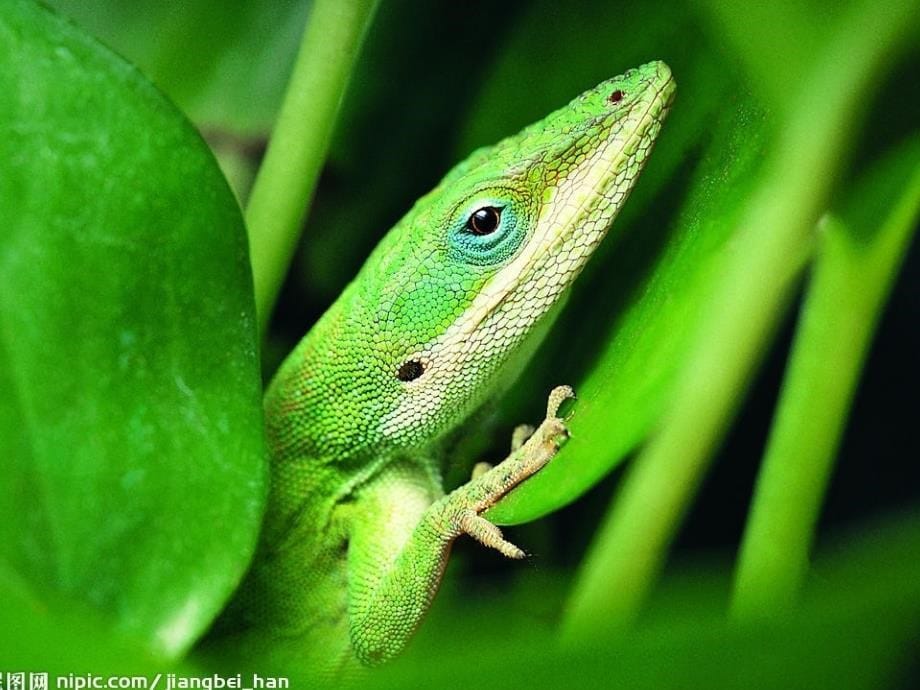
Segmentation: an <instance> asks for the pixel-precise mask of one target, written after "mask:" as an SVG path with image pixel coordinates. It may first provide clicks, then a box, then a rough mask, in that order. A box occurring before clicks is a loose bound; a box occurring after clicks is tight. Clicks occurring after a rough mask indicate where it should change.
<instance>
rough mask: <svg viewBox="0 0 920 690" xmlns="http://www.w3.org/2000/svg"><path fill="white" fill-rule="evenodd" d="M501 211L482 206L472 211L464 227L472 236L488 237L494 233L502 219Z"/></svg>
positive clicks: (492, 207)
mask: <svg viewBox="0 0 920 690" xmlns="http://www.w3.org/2000/svg"><path fill="white" fill-rule="evenodd" d="M501 214H502V210H501V209H500V208H495V207H494V206H483V207H482V208H480V209H476V210H475V211H473V213H472V215H471V216H470V217H469V218H468V219H467V221H466V227H467V229H469V231H470V232H472V233H473V234H474V235H489V234H491V233H493V232H495V229H496V228H497V227H498V224H499V222H500V221H501V217H502V215H501Z"/></svg>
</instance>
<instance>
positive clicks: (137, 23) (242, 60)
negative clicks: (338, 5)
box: [49, 0, 311, 136]
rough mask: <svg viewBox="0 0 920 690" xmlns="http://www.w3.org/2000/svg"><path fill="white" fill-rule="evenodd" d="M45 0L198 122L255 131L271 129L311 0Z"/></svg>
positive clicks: (227, 129) (228, 129) (243, 132)
mask: <svg viewBox="0 0 920 690" xmlns="http://www.w3.org/2000/svg"><path fill="white" fill-rule="evenodd" d="M49 4H50V5H51V6H52V7H54V8H55V9H57V10H58V11H60V12H61V13H63V14H65V15H67V16H69V17H72V18H73V19H74V20H75V21H76V22H78V23H79V24H80V25H81V26H83V27H84V28H85V29H86V30H87V31H89V32H90V33H92V34H93V35H94V36H97V37H98V38H100V39H102V40H104V41H105V42H106V43H108V44H109V45H111V46H112V47H113V48H115V49H116V50H118V51H119V52H120V53H122V54H123V55H125V56H126V57H127V58H128V59H129V60H131V61H132V62H134V63H135V64H136V65H138V66H139V67H140V68H141V69H142V70H144V73H145V74H147V75H148V76H149V77H150V78H151V79H152V80H153V81H154V83H156V84H157V86H159V87H160V88H162V89H163V90H164V91H165V92H166V93H167V94H168V95H169V97H170V98H172V99H173V100H174V101H175V102H176V103H177V104H178V105H179V106H180V107H181V108H182V110H183V111H184V112H185V113H186V114H187V115H188V116H189V117H190V118H191V119H192V120H193V121H194V122H195V123H196V124H198V125H199V126H200V127H204V128H206V129H208V130H214V129H216V130H219V131H221V132H224V133H232V134H236V135H243V136H261V135H263V134H265V133H266V132H267V131H268V130H269V129H271V126H272V122H273V121H274V117H275V113H276V111H277V109H278V105H279V103H280V102H281V95H282V93H283V92H284V86H285V84H286V83H287V79H288V76H290V71H291V65H293V64H294V56H295V55H296V54H297V46H298V43H299V40H300V35H301V33H302V32H303V26H304V22H305V21H306V16H307V11H308V10H309V7H310V4H311V3H310V0H247V1H246V2H237V3H231V5H230V7H229V8H228V5H227V3H226V2H222V1H220V0H186V1H185V2H181V3H174V2H161V0H132V2H122V0H50V2H49ZM231 8H232V9H231Z"/></svg>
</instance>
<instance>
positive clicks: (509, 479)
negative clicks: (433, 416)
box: [347, 386, 574, 665]
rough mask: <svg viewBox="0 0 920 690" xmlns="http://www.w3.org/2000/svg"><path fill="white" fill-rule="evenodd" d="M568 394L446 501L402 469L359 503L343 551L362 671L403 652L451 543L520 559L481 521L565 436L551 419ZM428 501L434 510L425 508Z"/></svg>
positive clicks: (557, 397)
mask: <svg viewBox="0 0 920 690" xmlns="http://www.w3.org/2000/svg"><path fill="white" fill-rule="evenodd" d="M573 395H574V394H573V393H572V389H571V388H569V387H568V386H560V387H558V388H556V389H554V390H553V391H552V393H551V394H550V396H549V402H548V404H547V416H546V419H545V420H544V421H543V423H542V424H540V426H539V427H538V428H537V429H536V431H534V433H533V434H532V435H531V436H530V438H529V439H528V440H527V441H526V442H524V443H523V444H521V445H519V447H517V448H516V449H515V450H513V451H512V452H511V454H510V455H509V456H508V457H507V458H506V459H505V460H504V461H502V462H501V463H499V464H498V465H496V466H495V467H493V468H491V469H489V470H488V471H485V472H483V473H481V474H479V475H478V476H476V477H475V478H474V479H472V480H471V481H470V482H468V483H467V484H464V485H463V486H461V487H459V488H458V489H456V490H454V491H452V492H451V493H449V494H447V495H446V496H441V497H440V498H436V500H434V498H435V497H434V496H433V494H434V493H435V491H436V489H434V488H433V487H432V485H431V482H430V481H427V480H426V479H425V478H424V477H423V475H422V473H420V472H419V471H417V470H413V469H412V468H411V467H409V466H407V465H405V464H402V465H394V467H391V468H387V470H384V472H382V473H381V475H380V477H379V478H377V479H376V480H375V481H374V482H373V484H372V485H370V486H369V487H368V488H367V489H365V490H364V491H363V492H362V493H361V495H359V497H358V501H359V502H361V503H362V505H361V506H360V510H355V511H353V512H354V514H355V515H360V516H361V518H360V520H357V519H356V521H355V522H354V523H353V524H352V526H351V529H350V539H349V547H348V549H349V550H348V568H347V573H348V619H349V633H350V636H351V641H352V646H353V648H354V650H355V654H356V656H357V658H358V659H360V660H361V661H362V662H363V663H365V664H369V665H372V664H376V663H380V662H382V661H385V660H387V659H389V658H391V657H393V656H395V655H396V654H397V653H399V651H400V650H402V648H403V647H404V646H405V644H406V642H407V641H408V640H409V637H410V636H411V635H412V633H413V632H414V631H415V629H416V627H417V626H418V623H419V622H420V621H421V619H422V617H423V616H424V614H425V612H426V611H427V610H428V607H429V605H430V604H431V600H432V599H433V597H434V595H435V592H436V591H437V588H438V585H439V583H440V580H441V574H442V573H443V571H444V567H445V566H446V564H447V557H448V554H449V552H450V547H451V544H452V542H453V540H454V539H456V538H457V537H458V536H460V535H461V534H464V533H466V534H469V535H471V536H472V537H474V538H475V539H476V540H477V541H479V542H481V543H482V544H484V545H486V546H488V547H490V548H494V549H496V550H498V551H500V552H501V553H503V554H504V555H506V556H508V557H510V558H523V557H524V555H525V554H524V552H523V551H522V550H521V549H519V548H518V547H516V546H515V545H513V544H511V543H510V542H508V541H507V540H506V539H505V538H504V537H503V536H502V533H501V530H499V528H498V527H496V526H495V525H493V524H492V523H491V522H489V521H488V520H486V519H485V518H483V517H482V516H481V513H482V512H484V511H485V510H487V509H488V508H490V507H491V506H493V505H495V503H497V502H498V500H499V499H500V498H501V497H502V496H504V495H505V494H506V493H508V492H509V491H510V490H511V489H513V488H514V487H515V486H517V485H518V484H520V483H521V482H523V481H524V480H525V479H527V478H528V477H530V476H532V475H533V474H534V473H536V472H537V471H539V470H540V469H541V468H542V467H544V466H545V465H546V463H548V462H549V461H550V460H551V459H552V458H553V456H554V455H555V454H556V452H557V451H558V450H559V441H560V439H561V438H563V437H565V436H567V434H568V431H567V429H566V427H565V424H564V422H563V420H562V419H560V418H559V417H558V416H557V414H558V410H559V406H560V405H561V404H562V402H563V401H564V400H566V399H567V398H570V397H573ZM432 501H433V502H432Z"/></svg>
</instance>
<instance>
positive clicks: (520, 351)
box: [240, 62, 674, 671]
mask: <svg viewBox="0 0 920 690" xmlns="http://www.w3.org/2000/svg"><path fill="white" fill-rule="evenodd" d="M673 91H674V82H673V80H672V79H671V74H670V71H669V70H668V68H667V66H666V65H664V64H663V63H661V62H653V63H649V64H647V65H644V66H642V67H640V68H638V69H635V70H630V71H629V72H627V73H626V74H624V75H622V76H620V77H616V78H614V79H611V80H608V81H606V82H603V83H602V84H600V85H598V86H597V87H596V88H594V89H591V90H589V91H587V92H585V93H584V94H582V95H581V96H579V97H578V98H576V99H575V100H574V101H572V102H571V103H570V104H569V105H567V106H565V107H563V108H561V109H559V110H557V111H556V112H554V113H552V114H550V115H549V116H547V117H546V118H545V119H543V120H541V121H540V122H537V123H535V124H533V125H531V126H530V127H527V128H526V129H524V130H523V131H521V132H520V133H519V134H517V135H515V136H512V137H509V138H507V139H505V140H503V141H501V142H500V143H498V144H496V145H495V146H492V147H488V148H484V149H480V150H478V151H475V152H474V153H473V154H472V155H471V156H470V157H469V158H468V159H467V160H466V161H464V162H462V163H460V164H459V165H457V166H456V167H455V168H454V169H453V170H451V171H450V172H449V173H448V174H447V176H446V177H445V178H444V179H443V180H442V181H441V183H440V184H439V185H438V186H437V187H436V188H435V189H434V190H433V191H431V192H430V193H429V194H427V195H426V196H424V197H422V198H421V199H420V200H419V201H418V202H417V203H416V204H415V206H414V207H413V208H412V209H411V210H410V211H409V213H408V214H407V215H406V216H405V217H404V218H403V219H402V220H401V221H400V222H399V223H398V224H397V225H396V226H395V227H394V228H393V229H392V230H391V231H390V232H389V233H388V234H387V235H386V236H385V237H384V238H383V240H382V241H381V243H380V244H379V245H378V247H377V248H376V249H375V250H374V252H373V253H372V255H371V256H370V258H369V259H368V261H367V262H366V264H365V265H364V267H363V268H362V269H361V271H360V273H359V274H358V276H357V277H356V278H355V280H354V281H353V282H352V283H351V284H350V285H349V286H348V287H347V288H346V289H345V291H344V292H343V294H342V295H341V296H340V297H339V299H338V300H337V301H336V302H335V304H334V305H333V306H332V307H331V308H330V309H329V310H328V311H327V312H326V313H325V314H324V315H323V316H322V317H321V319H320V320H319V321H318V322H317V323H316V325H315V326H314V327H313V328H312V329H311V330H310V332H309V333H308V334H307V335H306V336H305V337H304V339H303V340H302V341H301V342H300V344H299V345H298V346H297V347H296V349H295V350H294V351H293V352H292V353H291V354H290V356H289V357H288V358H287V359H286V361H285V362H284V363H283V365H282V366H281V368H280V369H279V371H278V373H277V374H276V376H275V378H274V380H273V381H272V383H271V385H270V386H269V389H268V392H267V394H266V398H265V409H266V420H267V430H268V440H269V447H270V450H271V490H270V495H269V501H268V509H267V514H266V519H265V524H264V526H263V532H262V536H261V543H260V547H259V550H258V552H257V555H256V559H255V561H254V565H253V567H252V569H251V571H250V574H249V577H248V579H247V581H246V583H245V584H244V587H243V590H242V595H241V599H240V601H241V602H242V611H243V615H244V617H245V619H246V620H247V621H248V623H249V624H250V625H253V626H259V627H261V628H263V629H265V628H267V629H269V630H270V631H271V632H272V634H273V635H274V636H275V637H277V638H279V639H280V638H286V639H287V640H288V643H289V646H291V647H292V648H294V649H295V650H297V651H296V654H298V655H302V656H303V657H304V659H305V660H306V663H307V665H308V666H310V667H314V668H318V669H319V668H325V669H327V670H333V671H335V670H337V669H342V668H347V667H351V666H358V665H360V664H375V663H379V662H381V661H384V660H386V659H389V658H391V657H393V656H394V655H395V654H397V653H398V652H399V651H400V650H401V649H402V648H403V647H404V646H405V644H406V642H407V641H408V639H409V637H410V635H411V634H412V632H413V631H414V630H415V628H416V627H417V625H418V623H419V621H420V620H421V618H422V616H423V615H424V613H425V611H426V610H427V608H428V606H429V605H430V603H431V600H432V598H433V596H434V594H435V591H436V589H437V585H438V583H439V580H440V576H441V573H442V571H443V569H444V567H445V565H446V561H447V557H448V553H449V549H450V545H451V542H452V541H453V539H454V538H456V537H457V536H459V535H460V534H463V533H468V534H471V535H472V536H474V537H475V538H477V539H478V540H479V541H481V542H483V543H484V544H486V545H487V546H491V547H493V548H497V549H498V550H499V551H501V552H502V553H504V554H506V555H508V556H510V557H515V558H519V557H522V556H523V552H522V551H520V549H518V548H517V547H515V546H514V545H512V544H510V543H508V542H507V541H506V540H504V538H503V537H502V536H501V533H500V531H499V530H498V528H497V527H495V526H494V525H492V524H491V523H488V522H487V521H486V520H485V519H484V518H482V517H480V513H482V512H483V511H484V510H486V509H487V508H488V507H490V506H491V505H494V503H495V502H496V501H498V499H499V498H501V496H503V495H504V494H505V493H507V492H508V491H509V490H510V489H512V488H513V487H514V486H516V485H517V484H519V483H520V482H521V481H523V480H524V479H525V478H526V477H528V476H530V475H532V474H533V473H534V472H536V471H537V470H539V468H540V467H542V466H543V465H544V464H545V463H546V462H548V461H549V459H550V458H551V457H552V456H553V454H554V453H555V452H556V450H557V449H558V445H557V442H558V439H559V437H560V436H561V435H564V434H565V433H566V432H565V427H564V425H563V423H562V422H561V420H559V419H558V418H557V417H556V410H557V408H558V405H559V403H560V402H561V400H562V399H564V398H565V397H567V396H569V395H570V394H571V391H570V390H569V389H567V388H566V387H563V388H559V389H556V390H555V391H554V392H553V394H552V395H551V396H550V404H549V409H548V414H547V419H546V421H545V422H544V423H543V424H542V425H541V426H540V427H539V428H538V429H537V430H536V432H535V433H534V434H533V436H532V437H531V438H530V439H529V440H527V441H526V442H518V443H515V447H514V449H513V451H512V453H511V455H510V456H509V457H508V458H507V459H506V460H505V461H503V462H502V463H500V464H499V465H497V466H496V467H495V468H492V469H490V470H487V471H483V472H478V473H476V474H474V478H473V479H472V480H471V481H470V482H469V483H468V484H465V485H464V486H462V487H460V488H458V489H456V490H455V491H453V492H451V493H449V494H447V495H445V494H444V491H443V488H442V481H441V468H440V462H441V460H440V451H439V446H440V445H441V441H442V440H443V439H444V437H445V435H446V434H448V433H449V432H451V431H452V430H455V429H456V428H457V427H458V426H459V425H460V424H461V423H463V422H464V421H465V420H466V419H467V418H468V417H469V415H470V414H471V413H472V412H474V411H475V410H476V409H477V408H478V407H480V406H481V405H482V404H483V403H484V402H485V401H486V400H487V399H489V398H490V397H492V396H493V395H495V394H496V393H497V392H498V391H500V390H501V389H503V388H504V387H505V386H507V383H508V381H510V380H511V379H512V378H513V376H514V375H515V374H516V373H517V371H519V370H520V368H521V366H522V365H523V363H524V361H525V360H526V358H527V356H529V354H530V353H531V352H532V351H533V349H534V348H535V346H536V344H537V343H538V342H539V340H540V338H542V335H543V334H544V333H545V332H546V330H547V328H548V325H549V322H550V321H551V320H552V317H553V315H554V310H553V309H552V308H553V306H554V305H555V304H557V303H558V301H559V298H560V296H561V295H562V294H563V292H564V291H565V290H566V288H567V287H568V286H569V285H570V284H571V282H572V281H573V280H574V279H575V277H576V276H577V274H578V273H579V271H580V269H581V268H582V266H583V265H584V263H585V262H586V261H587V259H588V258H589V257H590V255H591V254H592V252H593V251H594V249H595V248H596V246H597V245H598V244H599V243H600V241H601V240H602V239H603V237H604V235H605V233H606V231H607V229H608V227H609V226H610V224H611V222H612V220H613V218H614V216H615V215H616V213H617V211H618V210H619V209H620V207H621V206H622V204H623V203H624V201H625V199H626V196H627V194H628V193H629V191H630V189H631V188H632V185H633V184H634V182H635V180H636V178H637V176H638V175H639V172H640V170H641V168H642V166H643V164H644V162H645V160H646V158H647V156H648V154H649V152H650V149H651V147H652V144H653V142H654V140H655V138H656V137H657V135H658V132H659V129H660V126H661V122H662V120H663V118H664V116H665V114H666V113H667V109H668V106H669V105H670V100H671V98H672V95H673Z"/></svg>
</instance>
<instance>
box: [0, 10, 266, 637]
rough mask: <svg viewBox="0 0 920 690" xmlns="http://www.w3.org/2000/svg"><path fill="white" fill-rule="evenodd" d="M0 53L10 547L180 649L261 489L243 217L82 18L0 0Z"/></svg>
mask: <svg viewBox="0 0 920 690" xmlns="http://www.w3.org/2000/svg"><path fill="white" fill-rule="evenodd" d="M0 64H2V66H3V67H2V70H0V218H2V222H3V230H2V234H0V281H2V287H3V289H2V292H0V391H2V395H3V399H2V404H0V463H2V476H3V478H4V482H3V484H2V485H0V514H2V515H3V520H2V521H0V548H2V559H3V561H4V562H5V563H6V566H7V567H8V568H10V569H12V570H13V571H15V572H18V573H19V575H20V577H22V578H23V579H24V580H25V581H26V582H27V583H28V585H29V587H31V588H32V589H33V590H34V592H33V594H34V596H35V597H37V598H38V599H40V600H41V599H43V598H44V597H45V596H46V595H47V596H48V597H49V600H50V599H55V600H57V599H59V598H62V597H63V598H71V599H74V600H78V601H79V602H82V603H84V604H86V605H89V606H91V607H93V608H95V609H97V610H98V611H100V612H101V615H102V616H103V617H104V618H105V619H106V620H109V621H110V623H111V625H112V627H113V629H115V630H118V631H120V632H122V633H125V634H127V635H129V636H130V637H133V638H135V639H138V640H140V641H141V642H142V643H143V644H144V645H146V647H147V648H148V649H151V650H153V651H155V652H158V653H161V654H166V655H172V654H177V653H179V652H181V651H182V650H184V649H185V648H187V646H188V645H189V644H190V643H191V642H192V641H193V640H194V639H195V638H196V637H197V636H198V635H199V634H200V632H201V631H202V630H203V629H204V628H205V627H206V626H207V625H208V623H209V622H210V621H211V620H212V619H213V617H214V616H215V615H216V612H217V611H218V610H219V609H220V607H221V606H222V604H223V602H224V601H225V599H226V598H227V597H228V595H229V593H230V592H231V590H232V588H233V587H234V586H235V584H236V582H237V581H238V579H239V578H240V576H241V574H242V572H243V569H244V567H245V565H246V563H247V560H248V558H249V556H250V554H251V551H252V548H253V545H254V540H255V536H256V531H257V525H258V520H259V516H260V513H261V507H262V501H263V494H264V477H265V472H264V457H263V453H264V449H263V435H262V425H261V404H260V379H259V373H258V358H257V343H256V335H255V324H254V307H253V299H252V287H251V279H250V275H249V265H248V258H247V245H246V237H245V232H244V227H243V223H242V219H241V216H240V213H239V210H238V208H237V205H236V202H235V200H234V198H233V195H232V193H231V192H230V190H229V188H228V187H227V185H226V183H225V181H224V179H223V178H222V177H221V175H220V172H219V171H218V169H217V166H216V164H215V162H214V160H213V158H212V156H211V154H210V153H209V152H208V150H207V147H206V146H205V145H204V143H203V142H202V141H201V140H200V138H199V137H198V135H197V134H196V133H195V132H194V130H193V129H192V128H191V127H190V126H189V125H188V123H187V122H185V120H184V119H183V118H182V116H181V115H180V114H179V113H178V112H177V111H176V110H175V109H174V108H173V107H172V106H171V105H170V104H169V103H168V102H167V101H166V99H164V98H163V97H162V95H160V94H159V93H158V92H157V91H156V90H155V89H154V88H153V87H152V86H151V85H150V84H149V83H148V82H147V81H146V80H144V79H143V78H142V77H141V76H140V75H139V73H138V72H137V70H135V69H134V68H133V67H131V66H129V65H128V64H126V63H125V62H123V61H122V60H121V59H119V58H117V57H116V56H114V55H113V54H111V53H110V52H109V51H107V50H106V49H104V48H102V47H101V46H99V45H98V44H97V43H96V42H95V41H93V40H92V39H89V38H87V37H86V36H84V35H83V34H82V33H81V32H79V31H78V30H77V29H76V28H74V27H73V26H71V25H69V24H68V23H66V22H63V21H61V20H59V19H58V18H57V17H55V16H54V15H52V14H51V13H49V12H48V11H46V10H44V9H41V8H40V7H39V6H37V5H35V4H33V3H31V2H26V1H24V0H15V1H7V2H5V3H3V5H2V9H0ZM49 606H50V605H49ZM50 613H53V612H50V611H49V615H50Z"/></svg>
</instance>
